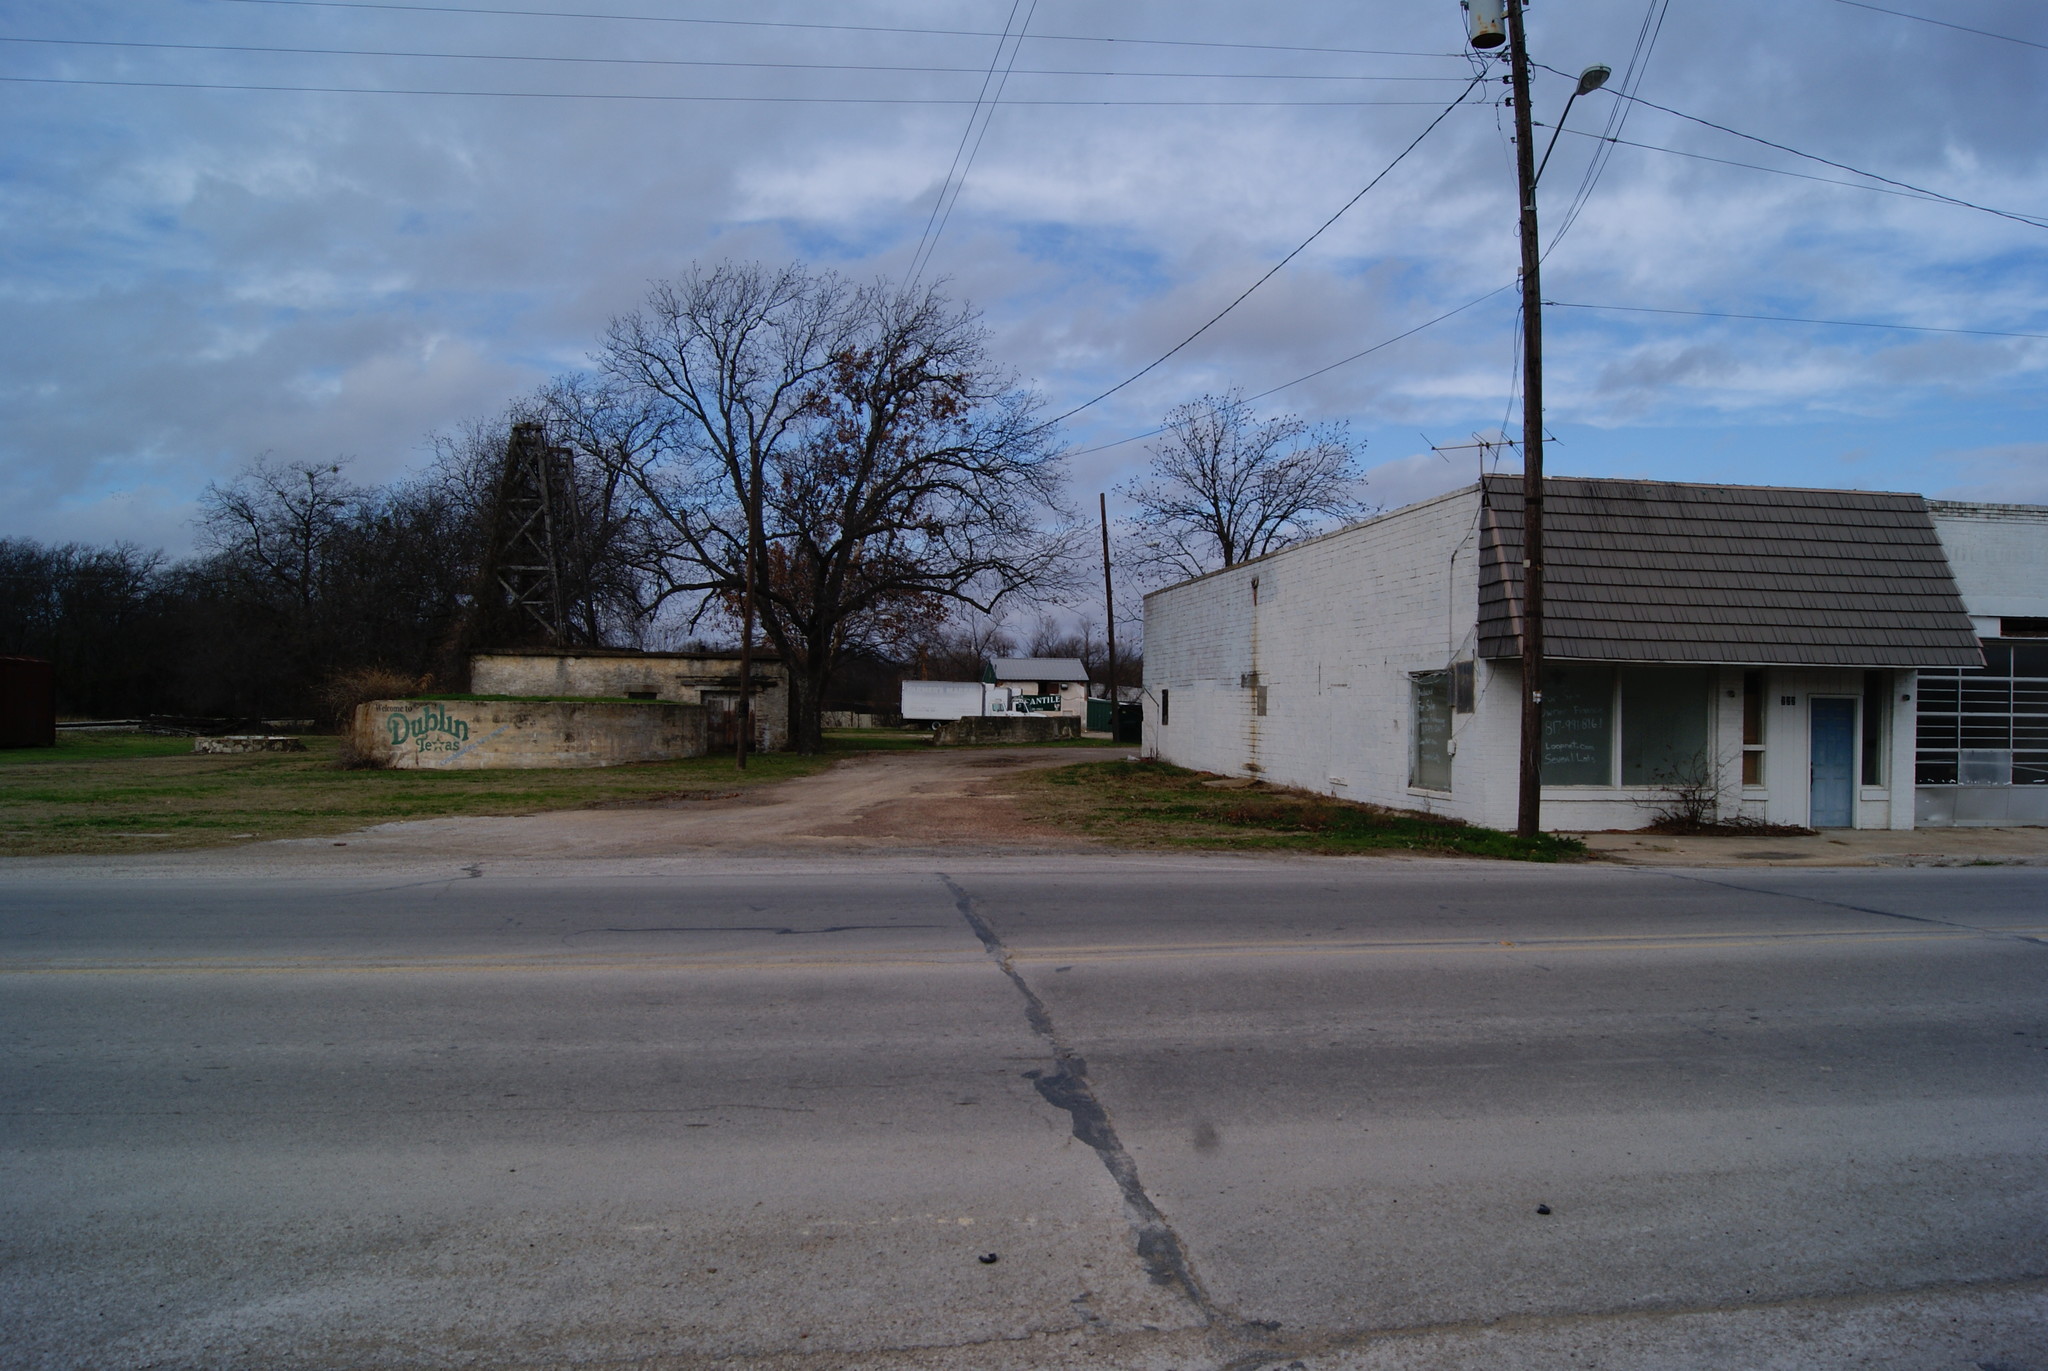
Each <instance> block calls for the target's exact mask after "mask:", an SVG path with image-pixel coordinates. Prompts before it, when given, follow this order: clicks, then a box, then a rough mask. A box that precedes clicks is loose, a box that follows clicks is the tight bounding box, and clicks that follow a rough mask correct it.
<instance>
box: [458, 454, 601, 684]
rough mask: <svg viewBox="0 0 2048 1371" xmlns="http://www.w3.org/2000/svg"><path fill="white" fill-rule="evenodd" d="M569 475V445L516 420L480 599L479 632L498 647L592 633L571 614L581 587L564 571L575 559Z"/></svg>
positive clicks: (554, 641)
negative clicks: (495, 640)
mask: <svg viewBox="0 0 2048 1371" xmlns="http://www.w3.org/2000/svg"><path fill="white" fill-rule="evenodd" d="M572 475H573V473H572V468H571V465H570V456H569V450H568V449H567V448H563V447H557V446H555V445H554V444H552V443H550V442H548V435H547V428H546V426H545V425H542V424H537V423H519V424H514V425H513V426H512V436H511V438H510V439H509V440H508V441H507V442H506V444H505V462H504V466H503V468H502V469H501V470H500V473H499V476H498V491H497V499H496V501H495V502H494V508H493V510H492V518H491V539H490V544H489V546H488V547H486V548H485V550H484V560H483V565H482V567H481V568H480V571H481V572H482V575H481V576H480V577H479V578H478V580H479V583H480V584H479V587H478V589H479V590H480V591H481V593H480V594H479V595H478V596H477V597H476V601H477V605H476V607H477V609H478V611H479V615H478V617H479V619H480V621H481V622H479V623H477V624H476V626H475V628H476V631H477V632H478V633H479V634H480V635H481V636H484V637H489V638H495V639H497V640H498V642H497V644H496V645H503V646H509V645H511V644H513V643H516V642H522V641H524V642H532V641H535V640H536V639H538V640H540V641H543V642H546V643H549V644H566V643H570V642H574V641H577V640H578V639H580V638H582V637H586V636H587V630H586V627H585V625H583V624H580V623H578V622H577V616H576V615H574V614H573V613H572V610H573V609H574V603H573V602H574V597H575V593H576V592H575V588H574V587H573V586H571V585H569V584H567V581H568V577H567V576H565V575H564V572H565V570H566V569H568V568H570V567H573V566H574V565H576V560H575V556H574V553H575V549H576V545H577V534H578V529H577V519H576V498H575V492H574V487H573V485H572Z"/></svg>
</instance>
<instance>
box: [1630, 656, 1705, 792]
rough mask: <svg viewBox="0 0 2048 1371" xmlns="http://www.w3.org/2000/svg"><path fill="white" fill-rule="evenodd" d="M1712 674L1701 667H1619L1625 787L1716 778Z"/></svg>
mask: <svg viewBox="0 0 2048 1371" xmlns="http://www.w3.org/2000/svg"><path fill="white" fill-rule="evenodd" d="M1713 685H1714V683H1713V678H1712V674H1711V673H1710V672H1708V671H1707V670H1706V669H1705V668H1702V667H1662V666H1630V667H1623V668H1622V669H1621V783H1622V784H1623V785H1696V784H1700V783H1703V782H1706V781H1708V780H1711V779H1712V772H1713V763H1714V759H1713V757H1712V755H1711V754H1710V753H1709V750H1708V747H1707V701H1708V700H1709V699H1710V698H1711V697H1712V693H1713Z"/></svg>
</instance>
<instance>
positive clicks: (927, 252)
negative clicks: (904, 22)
mask: <svg viewBox="0 0 2048 1371" xmlns="http://www.w3.org/2000/svg"><path fill="white" fill-rule="evenodd" d="M1016 12H1017V7H1016V5H1015V4H1014V3H1013V4H1012V5H1011V6H1010V13H1011V14H1012V15H1015V14H1016ZM1036 13H1038V0H1031V5H1030V8H1028V9H1026V10H1025V11H1024V22H1023V23H1021V24H1019V25H1018V26H1017V38H1016V41H1015V42H1013V43H1011V44H1010V61H1009V64H1008V65H1006V66H1005V67H1004V68H1003V79H1002V80H1000V81H998V82H996V91H995V94H994V95H992V96H991V97H989V102H988V106H987V108H986V109H985V110H982V111H978V112H979V113H980V114H981V131H980V132H979V133H976V134H975V135H974V146H973V147H971V148H968V149H967V161H966V163H965V164H964V165H962V166H961V167H960V175H959V178H958V179H957V180H954V181H953V195H952V198H951V199H950V200H949V199H947V198H946V188H945V186H943V185H941V186H940V187H939V201H940V203H942V204H944V205H945V207H946V212H945V213H944V214H941V215H940V216H939V223H938V227H936V228H933V229H931V231H930V238H929V241H928V242H925V243H921V244H920V245H919V246H920V247H921V248H922V249H923V252H924V261H923V262H922V263H920V262H918V260H917V258H915V257H912V258H911V259H910V260H911V268H910V279H911V281H912V282H915V281H916V280H917V278H918V276H919V275H920V274H921V273H922V272H923V271H924V269H925V267H928V266H930V265H931V262H932V254H933V253H934V252H937V251H938V249H939V238H940V235H942V234H944V233H945V231H946V225H947V224H948V223H950V222H951V221H952V218H953V207H954V206H955V205H957V204H959V203H960V192H961V191H963V190H965V189H966V188H967V173H968V172H970V171H972V170H974V159H975V158H976V157H978V156H980V155H981V140H982V139H984V138H986V137H988V126H989V124H990V123H992V122H994V120H995V117H996V106H997V105H999V104H1001V103H1002V100H1003V88H1004V87H1005V86H1007V85H1009V84H1010V68H1011V67H1014V66H1015V65H1016V64H1017V53H1018V52H1019V51H1020V50H1021V49H1022V48H1023V46H1024V35H1025V33H1026V32H1027V31H1029V30H1030V28H1031V16H1032V15H1034V14H1036ZM1004 27H1005V28H1006V29H1007V28H1008V24H1007V23H1005V25H1004ZM996 51H997V53H998V54H1000V53H1001V51H1002V46H1001V44H998V45H997V47H996ZM967 127H968V130H969V131H970V132H971V131H973V129H974V115H971V114H970V115H969V116H968V117H967ZM953 160H954V161H955V162H958V161H959V160H960V159H959V154H958V153H957V152H956V153H955V154H954V157H953ZM948 179H952V178H951V177H949V178H948ZM933 208H935V209H936V208H937V206H934V207H933Z"/></svg>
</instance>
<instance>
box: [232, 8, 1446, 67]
mask: <svg viewBox="0 0 2048 1371" xmlns="http://www.w3.org/2000/svg"><path fill="white" fill-rule="evenodd" d="M221 2H222V3H224V4H235V5H285V6H290V7H293V8H304V9H340V10H397V11H400V12H402V13H407V14H483V15H492V16H496V17H501V18H518V19H599V20H609V21H615V22H619V23H635V24H713V25H719V26H723V27H728V28H748V29H818V30H823V31H826V32H831V33H910V34H922V35H927V36H933V37H946V38H998V37H1001V35H1000V34H998V33H996V32H995V31H994V30H992V29H930V28H907V27H902V26H893V27H892V26H885V25H880V24H815V23H802V22H798V21H795V20H788V19H701V18H694V17H688V16H683V15H673V14H591V13H586V12H578V11H575V10H514V9H492V8H487V7H484V6H481V5H400V4H391V3H384V2H383V0H221ZM1032 36H1033V38H1034V39H1035V40H1036V41H1038V42H1046V43H1123V44H1125V45H1127V46H1143V47H1173V48H1234V49H1237V50H1239V51H1244V52H1332V53H1341V54H1345V55H1350V56H1359V57H1463V56H1464V54H1463V53H1458V52H1417V51H1414V50H1412V49H1402V48H1326V47H1313V46H1305V45H1301V44H1290V43H1221V42H1205V41H1203V40H1200V39H1194V38H1102V37H1097V36H1095V35H1092V34H1080V33H1040V34H1034V35H1032Z"/></svg>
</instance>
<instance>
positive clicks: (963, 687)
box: [903, 681, 989, 720]
mask: <svg viewBox="0 0 2048 1371" xmlns="http://www.w3.org/2000/svg"><path fill="white" fill-rule="evenodd" d="M988 694H989V687H987V686H985V685H983V684H982V683H981V682H979V681H905V682H904V683H903V717H904V719H906V720H910V719H925V720H935V719H971V718H975V717H978V716H979V715H981V714H983V713H986V712H987V710H988V707H989V700H988Z"/></svg>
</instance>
